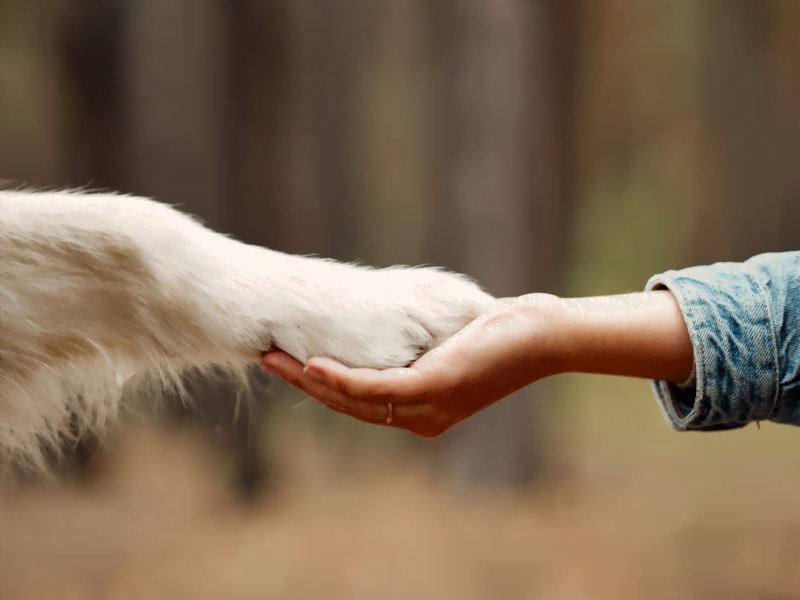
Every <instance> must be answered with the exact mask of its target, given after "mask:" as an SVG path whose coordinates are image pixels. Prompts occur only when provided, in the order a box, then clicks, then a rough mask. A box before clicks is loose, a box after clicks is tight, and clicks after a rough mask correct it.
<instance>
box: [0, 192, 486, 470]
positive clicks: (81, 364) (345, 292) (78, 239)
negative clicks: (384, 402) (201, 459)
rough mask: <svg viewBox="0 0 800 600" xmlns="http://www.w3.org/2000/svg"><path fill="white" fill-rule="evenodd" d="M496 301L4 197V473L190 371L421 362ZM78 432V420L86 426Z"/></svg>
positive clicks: (453, 281)
mask: <svg viewBox="0 0 800 600" xmlns="http://www.w3.org/2000/svg"><path fill="white" fill-rule="evenodd" d="M492 302H493V299H492V298H491V297H490V296H488V295H487V294H485V293H484V292H482V291H481V290H480V289H479V288H478V287H477V286H476V285H475V284H474V283H472V282H471V281H469V280H468V279H466V278H464V277H462V276H459V275H453V274H449V273H445V272H442V271H440V270H437V269H432V268H404V267H393V268H389V269H380V270H378V269H370V268H366V267H360V266H354V265H349V264H341V263H337V262H334V261H331V260H324V259H317V258H307V257H298V256H290V255H286V254H282V253H279V252H275V251H271V250H268V249H265V248H260V247H255V246H249V245H246V244H242V243H240V242H237V241H235V240H233V239H231V238H229V237H226V236H224V235H221V234H218V233H215V232H213V231H211V230H209V229H207V228H205V227H203V226H202V225H201V224H200V223H199V222H197V221H196V220H195V219H193V218H192V217H190V216H188V215H186V214H184V213H181V212H180V211H178V210H175V209H174V208H172V207H170V206H167V205H165V204H161V203H159V202H155V201H153V200H148V199H144V198H137V197H131V196H124V195H117V194H107V193H83V192H73V191H61V192H29V191H0V477H2V476H3V474H6V473H7V472H8V470H9V467H10V466H12V465H16V466H22V467H23V468H25V469H29V470H33V471H35V472H38V473H46V472H47V466H46V464H45V463H46V462H47V461H46V460H45V452H47V453H50V454H52V453H53V452H54V451H55V452H57V451H58V448H60V447H62V446H63V444H64V443H65V442H67V443H68V442H69V440H70V438H71V437H74V436H75V435H76V431H77V434H78V435H80V434H81V433H83V432H90V431H91V432H96V431H102V429H103V428H105V427H106V426H107V424H109V423H110V422H112V421H113V420H115V419H116V418H117V416H118V414H119V412H120V408H121V405H122V402H123V399H125V400H127V399H133V398H134V397H142V396H147V397H157V396H158V395H159V393H160V391H161V390H162V389H166V388H171V389H175V388H178V389H179V391H180V378H179V375H180V374H181V373H182V372H184V371H185V370H186V369H199V370H201V371H210V370H211V368H212V367H214V368H219V367H220V366H222V367H224V368H226V369H227V370H229V371H230V372H231V373H233V374H235V375H237V376H238V378H239V381H240V382H242V384H243V385H246V376H245V372H246V366H247V364H248V363H251V362H253V361H257V360H259V358H260V354H261V352H263V351H265V350H268V349H270V348H280V349H282V350H284V351H286V352H288V353H289V354H292V355H293V356H295V357H296V358H298V359H299V360H301V361H305V360H306V359H307V358H308V357H310V356H318V355H319V356H330V357H333V358H336V359H338V360H340V361H342V362H343V363H345V364H347V365H351V366H369V367H378V368H382V367H390V366H402V365H407V364H409V363H410V362H412V361H413V360H414V359H415V358H417V357H418V356H419V355H420V354H422V353H424V352H426V351H427V350H429V349H431V348H433V347H435V346H436V345H438V344H439V343H441V342H442V341H444V340H445V339H446V338H448V337H449V336H450V335H452V334H453V333H455V332H456V331H457V330H458V329H460V328H461V327H463V326H464V325H466V324H467V323H468V322H469V321H471V320H472V319H474V318H475V317H476V316H478V315H479V314H480V313H482V312H484V311H485V310H486V309H487V308H488V307H489V306H490V304H491V303H492ZM76 420H77V424H76Z"/></svg>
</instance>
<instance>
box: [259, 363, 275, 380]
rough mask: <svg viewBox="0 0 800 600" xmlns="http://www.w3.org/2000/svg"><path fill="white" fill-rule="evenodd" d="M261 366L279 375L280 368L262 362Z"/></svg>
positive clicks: (268, 371) (270, 372)
mask: <svg viewBox="0 0 800 600" xmlns="http://www.w3.org/2000/svg"><path fill="white" fill-rule="evenodd" d="M261 368H262V369H263V370H264V371H266V372H267V373H269V374H270V375H275V376H276V377H278V375H279V373H278V370H277V369H276V368H275V367H273V366H272V365H265V364H264V363H261Z"/></svg>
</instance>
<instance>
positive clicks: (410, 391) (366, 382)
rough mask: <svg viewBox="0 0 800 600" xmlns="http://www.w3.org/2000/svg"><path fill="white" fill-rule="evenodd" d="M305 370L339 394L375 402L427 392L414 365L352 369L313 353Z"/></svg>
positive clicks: (425, 383) (395, 400)
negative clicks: (314, 355)
mask: <svg viewBox="0 0 800 600" xmlns="http://www.w3.org/2000/svg"><path fill="white" fill-rule="evenodd" d="M304 371H305V373H306V374H307V375H308V376H309V377H311V378H313V379H316V380H317V381H319V382H320V383H322V384H324V385H326V386H327V387H329V388H332V389H334V390H336V391H337V392H339V393H340V394H343V395H345V396H349V397H352V398H357V399H360V400H364V401H367V402H374V403H378V404H383V403H386V402H404V401H409V400H413V399H416V398H418V397H421V396H424V395H426V394H427V393H428V392H429V390H428V389H427V387H428V382H427V381H426V377H425V374H424V373H422V372H420V371H418V370H416V369H414V368H413V367H412V368H394V369H384V370H381V371H379V370H377V369H351V368H349V367H346V366H345V365H343V364H342V363H340V362H338V361H335V360H333V359H330V358H325V357H314V358H311V359H309V360H308V362H307V363H306V366H305V369H304Z"/></svg>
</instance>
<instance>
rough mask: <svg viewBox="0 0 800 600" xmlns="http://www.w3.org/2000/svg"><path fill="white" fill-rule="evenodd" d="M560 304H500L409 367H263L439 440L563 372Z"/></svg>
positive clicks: (293, 363)
mask: <svg viewBox="0 0 800 600" xmlns="http://www.w3.org/2000/svg"><path fill="white" fill-rule="evenodd" d="M559 302H560V300H559V299H558V298H556V297H555V296H549V295H546V294H530V295H528V296H523V297H521V298H512V299H507V300H503V301H500V302H499V303H498V305H497V307H496V308H495V309H494V310H492V311H490V312H488V313H486V314H485V315H483V316H481V317H479V318H478V319H476V320H475V321H473V322H472V323H471V324H470V325H468V326H467V327H465V328H464V329H462V330H461V331H460V332H458V333H457V334H456V335H454V336H453V337H452V338H450V339H449V340H447V341H446V342H445V343H444V344H443V345H441V346H439V347H438V348H435V349H434V350H432V351H431V352H429V353H427V354H425V355H424V356H422V357H421V358H420V359H419V360H417V361H416V362H415V363H413V364H412V365H411V366H409V367H408V368H393V369H386V370H376V369H351V368H348V367H346V366H344V365H343V364H341V363H340V362H337V361H335V360H333V359H330V358H323V357H315V358H311V359H309V360H308V362H307V363H306V364H305V366H304V365H303V364H302V363H301V362H300V361H298V360H296V359H294V358H293V357H291V356H290V355H288V354H286V353H284V352H280V351H276V352H267V353H265V354H264V355H263V357H262V360H261V365H262V368H263V369H264V370H265V371H267V372H268V373H270V374H273V375H276V376H278V377H281V378H282V379H284V380H285V381H287V382H288V383H290V384H291V385H294V386H295V387H298V388H300V389H301V390H303V391H304V392H305V393H306V394H308V395H309V396H311V397H312V398H314V399H315V400H317V401H319V402H320V403H322V404H324V405H325V406H327V407H329V408H331V409H333V410H335V411H337V412H341V413H344V414H346V415H350V416H351V417H354V418H356V419H359V420H361V421H366V422H367V423H374V424H378V425H389V426H391V427H397V428H400V429H406V430H408V431H411V432H412V433H415V434H417V435H421V436H424V437H434V436H436V435H439V434H440V433H442V432H444V431H445V430H447V429H448V428H450V427H452V426H453V425H454V424H456V423H458V422H459V421H462V420H464V419H466V418H467V417H469V416H470V415H472V414H475V413H476V412H478V411H480V410H482V409H484V408H486V407H487V406H489V405H490V404H492V403H494V402H497V401H498V400H500V399H501V398H504V397H505V396H507V395H509V394H511V393H512V392H514V391H516V390H518V389H520V388H522V387H524V386H526V385H528V384H529V383H532V382H533V381H536V380H538V379H541V378H543V377H546V376H548V375H551V374H554V373H555V372H557V369H558V365H557V362H556V360H555V358H556V353H555V351H554V350H555V341H556V340H555V329H554V328H553V327H552V323H553V319H552V318H551V317H552V316H553V312H552V311H553V310H554V309H556V310H557V308H558V306H559Z"/></svg>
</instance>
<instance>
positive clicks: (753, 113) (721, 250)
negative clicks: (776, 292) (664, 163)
mask: <svg viewBox="0 0 800 600" xmlns="http://www.w3.org/2000/svg"><path fill="white" fill-rule="evenodd" d="M789 6H791V5H789ZM701 7H702V8H701V10H702V11H703V13H702V14H703V23H704V27H703V29H702V30H701V31H702V40H703V44H704V47H703V49H702V50H703V51H702V52H701V55H702V57H703V62H702V64H701V71H700V77H699V79H698V81H699V85H700V94H699V95H700V97H701V98H703V102H704V107H703V113H704V116H705V123H706V125H707V139H708V146H707V148H706V151H707V152H708V153H709V164H710V165H711V172H710V173H709V174H708V176H706V177H705V179H704V182H703V185H704V186H707V187H706V189H705V190H704V192H705V193H704V194H701V197H702V198H703V199H704V200H703V202H702V203H701V207H700V215H699V218H698V220H697V222H696V235H695V236H694V239H695V240H696V249H695V253H696V255H695V257H694V258H695V261H696V262H698V263H701V264H706V263H711V262H714V261H718V260H744V259H746V258H749V257H750V256H752V255H754V254H757V253H761V252H767V251H777V250H788V249H791V248H795V249H797V247H798V244H799V243H800V235H799V234H798V233H797V232H798V231H800V210H798V205H799V203H800V175H799V174H798V173H800V171H798V168H797V165H798V164H800V136H798V130H797V126H796V124H795V126H794V127H793V126H792V123H791V121H790V119H789V118H788V114H787V113H786V112H783V111H782V108H783V109H784V110H785V109H786V108H787V107H786V106H785V104H784V106H783V107H781V104H783V103H782V101H781V100H782V99H781V98H780V97H778V96H776V91H777V90H778V89H779V87H778V85H776V84H777V83H778V82H777V81H776V75H777V74H778V73H777V72H776V68H775V59H776V56H775V54H774V41H775V40H774V38H775V36H776V32H777V31H778V28H779V27H780V25H781V23H780V21H779V20H778V17H779V15H780V12H779V11H781V10H783V9H784V8H785V7H782V6H779V5H778V4H775V3H752V4H748V3H742V4H738V3H737V4H715V3H707V4H703V5H701ZM795 70H796V69H795ZM791 104H792V106H791V107H788V108H791V109H793V108H794V106H796V104H797V98H796V97H795V98H793V101H792V103H791Z"/></svg>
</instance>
